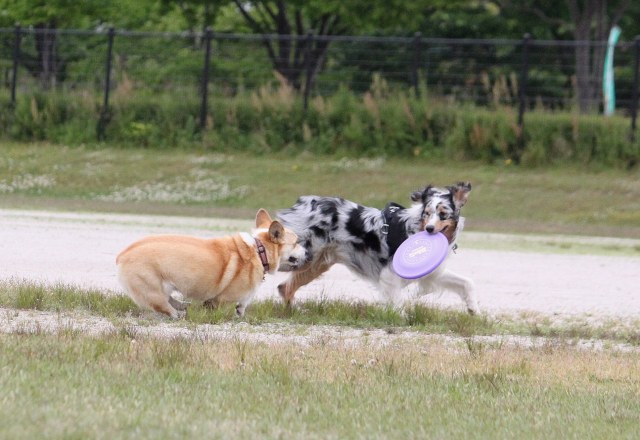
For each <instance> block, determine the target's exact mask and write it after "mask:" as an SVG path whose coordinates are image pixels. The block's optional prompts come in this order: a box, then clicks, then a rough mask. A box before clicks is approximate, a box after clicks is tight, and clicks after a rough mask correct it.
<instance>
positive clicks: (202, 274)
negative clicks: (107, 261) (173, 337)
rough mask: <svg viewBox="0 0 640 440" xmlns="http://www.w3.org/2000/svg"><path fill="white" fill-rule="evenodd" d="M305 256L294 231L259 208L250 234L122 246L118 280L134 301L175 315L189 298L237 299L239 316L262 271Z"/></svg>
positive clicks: (212, 302) (209, 302) (210, 302)
mask: <svg viewBox="0 0 640 440" xmlns="http://www.w3.org/2000/svg"><path fill="white" fill-rule="evenodd" d="M305 259H306V254H305V250H304V248H303V247H301V246H299V245H298V244H297V236H296V234H295V233H293V232H292V231H290V230H288V229H286V228H284V227H283V226H282V224H281V223H280V222H278V221H274V220H272V219H271V216H270V215H269V213H268V212H267V211H266V210H264V209H260V210H259V211H258V213H257V214H256V229H254V230H253V231H252V234H251V235H250V234H248V233H239V234H235V235H231V236H226V237H220V238H212V239H202V238H197V237H190V236H182V235H155V236H149V237H146V238H143V239H141V240H139V241H136V242H135V243H133V244H131V245H130V246H129V247H127V248H126V249H125V250H124V251H122V252H121V253H120V254H119V255H118V257H117V258H116V264H117V266H118V275H119V279H120V283H121V284H122V286H123V287H124V289H125V290H126V292H127V293H128V294H129V296H130V297H131V298H132V299H133V301H134V302H135V303H136V304H138V306H140V307H142V308H146V309H150V310H154V311H156V312H158V313H162V314H165V315H168V316H170V317H171V318H174V319H177V318H180V317H183V316H184V315H185V314H186V308H187V306H188V304H189V300H198V301H203V302H204V304H205V305H206V306H210V307H216V306H217V305H218V304H220V303H225V302H236V303H237V305H236V314H237V315H238V316H242V315H244V311H245V308H246V307H247V305H249V303H250V302H251V299H252V297H253V295H254V293H255V291H256V289H257V288H258V286H259V285H260V283H261V282H262V281H263V280H264V276H265V274H266V273H274V272H275V271H277V270H278V267H279V266H280V264H281V263H285V262H286V263H287V265H288V266H294V267H297V266H300V265H302V264H304V262H305ZM174 292H179V293H180V294H182V297H183V299H184V300H186V301H183V300H182V299H178V298H176V297H174V296H172V294H173V293H174Z"/></svg>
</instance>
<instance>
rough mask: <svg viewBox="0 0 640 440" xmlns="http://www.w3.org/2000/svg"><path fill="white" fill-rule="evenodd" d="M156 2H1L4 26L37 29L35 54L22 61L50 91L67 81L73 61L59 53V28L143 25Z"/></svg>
mask: <svg viewBox="0 0 640 440" xmlns="http://www.w3.org/2000/svg"><path fill="white" fill-rule="evenodd" d="M153 3H154V2H153V1H152V0H146V1H140V2H130V1H127V0H114V1H110V2H102V1H96V0H92V1H84V2H77V1H74V0H0V25H3V26H11V25H13V24H15V23H20V25H21V26H22V27H29V28H32V29H34V30H35V34H34V38H35V55H33V54H29V53H27V52H25V51H23V52H21V53H20V59H21V60H22V64H23V65H24V66H25V67H26V69H27V70H28V71H29V72H30V73H31V75H33V76H34V77H36V78H39V79H40V81H41V83H42V85H43V86H44V87H45V88H50V87H54V86H55V85H56V84H58V83H59V82H60V81H61V80H62V79H63V78H64V76H65V69H66V66H67V64H68V63H69V62H70V61H71V60H70V59H68V58H65V57H64V56H63V55H61V54H60V53H59V51H58V30H59V29H66V28H72V29H89V28H95V27H97V26H99V25H103V24H105V23H122V24H125V25H126V24H131V23H141V22H143V21H144V20H146V17H148V15H149V14H148V12H149V10H150V8H151V7H152V5H153ZM134 17H138V18H137V19H136V18H134Z"/></svg>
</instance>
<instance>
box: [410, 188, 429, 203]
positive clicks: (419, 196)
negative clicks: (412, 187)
mask: <svg viewBox="0 0 640 440" xmlns="http://www.w3.org/2000/svg"><path fill="white" fill-rule="evenodd" d="M430 189H431V185H429V186H427V187H425V188H424V189H423V190H422V191H414V192H412V193H411V200H412V201H414V202H422V203H424V202H425V201H426V200H427V196H428V195H429V190H430Z"/></svg>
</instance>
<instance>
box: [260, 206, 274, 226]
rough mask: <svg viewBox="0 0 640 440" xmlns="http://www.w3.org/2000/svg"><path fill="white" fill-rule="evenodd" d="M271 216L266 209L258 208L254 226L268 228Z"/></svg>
mask: <svg viewBox="0 0 640 440" xmlns="http://www.w3.org/2000/svg"><path fill="white" fill-rule="evenodd" d="M272 221H273V220H271V216H270V215H269V213H268V212H267V210H266V209H264V208H260V209H259V210H258V213H257V214H256V228H265V229H266V228H268V227H269V225H271V222H272Z"/></svg>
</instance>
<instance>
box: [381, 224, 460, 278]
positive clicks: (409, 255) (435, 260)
mask: <svg viewBox="0 0 640 440" xmlns="http://www.w3.org/2000/svg"><path fill="white" fill-rule="evenodd" d="M448 252H449V240H447V237H445V236H444V234H442V233H441V232H438V233H436V234H429V233H428V232H426V231H422V232H418V233H417V234H414V235H412V236H411V237H409V238H407V239H406V240H405V241H403V242H402V244H401V245H400V247H398V250H397V251H396V253H395V255H394V256H393V262H392V264H393V270H394V271H395V272H396V273H397V274H398V275H399V276H401V277H402V278H408V279H415V278H420V277H423V276H425V275H428V274H430V273H431V272H433V271H434V270H436V268H437V267H438V266H440V263H442V261H443V260H444V258H445V257H446V256H447V253H448Z"/></svg>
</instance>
